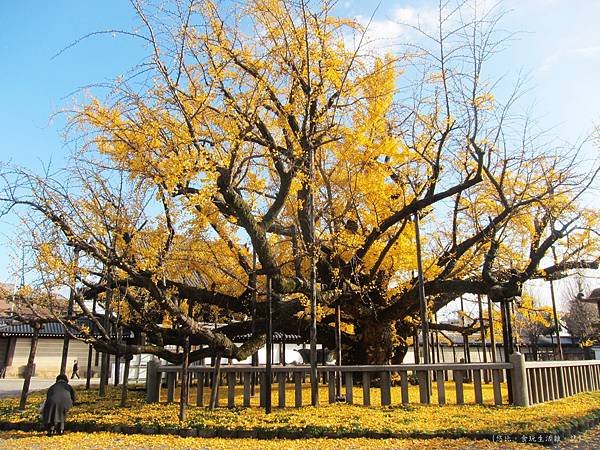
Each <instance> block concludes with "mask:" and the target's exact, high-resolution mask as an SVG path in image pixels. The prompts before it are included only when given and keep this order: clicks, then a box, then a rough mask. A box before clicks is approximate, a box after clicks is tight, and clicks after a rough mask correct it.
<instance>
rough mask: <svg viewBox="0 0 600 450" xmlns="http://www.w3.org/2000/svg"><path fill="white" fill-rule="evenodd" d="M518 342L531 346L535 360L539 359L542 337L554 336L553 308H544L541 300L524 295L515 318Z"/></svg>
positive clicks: (516, 310)
mask: <svg viewBox="0 0 600 450" xmlns="http://www.w3.org/2000/svg"><path fill="white" fill-rule="evenodd" d="M514 328H515V334H516V339H517V342H519V341H521V342H520V343H527V344H529V345H531V349H532V351H533V359H534V360H535V361H537V359H538V349H539V340H540V337H542V336H546V335H549V334H552V333H553V332H554V327H553V325H552V308H550V307H548V306H542V305H541V304H540V301H539V299H537V298H536V297H533V296H531V295H529V294H523V295H522V296H521V301H520V302H519V303H518V304H517V306H516V309H515V317H514Z"/></svg>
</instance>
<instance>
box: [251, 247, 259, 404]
mask: <svg viewBox="0 0 600 450" xmlns="http://www.w3.org/2000/svg"><path fill="white" fill-rule="evenodd" d="M256 281H257V280H256V251H255V250H254V248H253V249H252V276H251V277H250V287H251V288H252V328H251V332H252V335H253V336H254V333H255V332H256V299H257V295H258V292H257V282H256ZM250 364H251V365H253V366H258V352H254V353H252V359H251V363H250ZM251 378H252V380H251V383H250V395H251V396H252V397H254V395H255V393H256V391H255V389H256V383H257V381H258V380H257V379H258V373H257V372H254V371H253V372H252V375H251Z"/></svg>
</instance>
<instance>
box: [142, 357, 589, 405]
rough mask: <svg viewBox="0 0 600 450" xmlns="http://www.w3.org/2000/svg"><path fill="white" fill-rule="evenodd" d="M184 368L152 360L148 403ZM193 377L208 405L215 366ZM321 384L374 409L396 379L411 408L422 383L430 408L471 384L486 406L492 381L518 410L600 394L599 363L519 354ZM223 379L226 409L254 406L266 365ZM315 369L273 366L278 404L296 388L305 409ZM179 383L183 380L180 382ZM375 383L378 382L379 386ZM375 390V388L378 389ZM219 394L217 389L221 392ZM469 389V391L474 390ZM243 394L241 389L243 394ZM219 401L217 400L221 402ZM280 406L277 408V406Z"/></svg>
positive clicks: (325, 372)
mask: <svg viewBox="0 0 600 450" xmlns="http://www.w3.org/2000/svg"><path fill="white" fill-rule="evenodd" d="M181 371H182V368H181V367H180V366H169V365H159V364H158V362H155V361H150V362H149V363H148V368H147V379H146V382H147V386H146V388H147V401H148V402H149V403H154V402H158V401H160V398H161V386H162V384H163V378H166V389H167V393H166V394H167V395H166V400H167V402H173V401H174V398H175V387H176V382H177V378H178V374H180V373H181ZM188 371H189V373H190V376H191V377H195V378H196V379H197V380H198V384H197V391H196V405H198V406H204V393H205V390H206V389H211V387H209V386H206V384H207V383H205V381H207V380H208V379H209V378H210V377H211V376H212V374H213V371H214V369H213V367H210V366H190V367H189V369H188ZM317 371H318V373H319V379H320V380H324V381H325V384H326V385H327V387H328V401H329V403H335V402H337V401H340V398H339V397H338V395H337V393H338V391H337V389H336V376H335V374H336V373H337V374H339V375H338V376H339V379H341V383H342V384H343V401H345V402H346V403H350V404H353V403H355V402H354V389H353V388H354V386H355V385H359V386H361V387H362V404H363V405H365V406H369V405H371V391H372V389H379V390H380V398H381V405H390V404H392V388H393V389H398V387H396V386H394V387H393V386H392V378H394V379H396V380H398V382H397V383H396V384H398V385H399V390H400V395H399V399H400V403H402V404H408V403H409V402H411V401H412V402H415V400H416V399H414V398H413V399H411V398H409V384H410V382H411V381H412V382H415V383H417V384H418V388H417V390H418V397H419V398H418V402H419V403H421V404H427V403H430V400H431V397H432V396H431V393H433V392H435V394H436V395H435V396H434V397H436V398H437V403H438V404H439V405H444V404H446V403H448V400H449V397H450V396H448V395H447V392H446V391H447V389H448V386H451V387H453V391H454V392H453V393H454V395H453V396H452V398H453V399H454V401H455V402H456V404H458V405H462V404H465V395H464V393H465V384H466V383H469V385H470V386H471V385H472V389H473V394H474V403H476V404H483V403H484V396H483V382H482V379H484V378H485V379H490V380H491V386H492V391H493V403H494V404H495V405H502V404H503V403H506V401H505V400H503V396H502V388H501V386H502V380H504V379H505V378H507V377H510V378H511V380H512V399H513V404H514V405H517V406H529V405H532V404H535V403H542V402H546V401H551V400H555V399H558V398H562V397H567V396H570V395H574V394H577V393H579V392H584V391H591V390H596V389H600V361H546V362H525V358H524V356H523V355H521V354H520V353H515V354H513V355H511V360H510V363H475V364H473V363H471V364H464V363H461V364H428V365H425V364H406V365H382V366H319V367H318V369H317ZM220 372H221V375H220V376H219V379H221V377H223V378H224V379H225V380H226V382H225V384H224V385H223V386H221V388H222V389H226V390H227V396H226V397H227V407H229V408H233V407H236V406H243V407H249V406H250V400H251V397H252V392H253V383H255V381H257V380H258V385H259V386H265V384H266V381H267V380H266V379H265V373H266V368H265V366H250V365H227V366H221V368H220ZM309 372H310V366H305V365H299V366H273V367H272V373H273V380H271V381H272V382H273V381H274V382H275V385H276V388H277V392H278V404H277V405H276V406H278V407H280V408H285V407H288V406H292V405H288V404H286V395H285V393H286V387H287V386H290V385H291V384H293V391H294V396H293V397H294V402H293V406H295V407H301V406H302V405H303V395H302V393H303V390H304V389H310V385H309V383H306V382H305V380H306V379H307V377H308V375H309ZM179 378H180V377H179ZM374 381H376V382H375V383H374ZM374 385H376V386H375V387H373V386H374ZM236 386H241V387H242V389H241V390H242V395H241V396H239V395H238V397H237V398H236ZM217 389H218V388H217ZM469 389H470V388H469ZM238 391H239V389H238ZM259 391H260V394H259V395H260V404H261V405H264V402H265V401H266V399H265V392H266V389H264V388H263V389H259ZM217 398H218V397H217ZM274 406H275V405H274Z"/></svg>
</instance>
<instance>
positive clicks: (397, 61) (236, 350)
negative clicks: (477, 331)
mask: <svg viewBox="0 0 600 450" xmlns="http://www.w3.org/2000/svg"><path fill="white" fill-rule="evenodd" d="M132 6H133V8H134V9H135V11H136V12H137V16H138V18H139V22H140V25H141V27H140V29H139V30H137V31H136V32H135V33H131V34H128V35H127V36H126V37H124V38H135V39H141V40H143V41H144V42H145V44H146V47H145V48H147V49H148V52H149V54H148V57H147V59H145V60H144V61H143V62H142V63H141V64H139V65H137V66H135V67H132V69H131V71H130V72H129V73H128V75H127V76H124V77H122V78H119V79H117V80H115V82H114V83H112V84H111V85H110V86H109V88H108V89H107V90H99V91H98V92H97V93H96V96H95V97H93V98H91V99H90V98H89V97H85V98H84V100H83V104H82V106H81V107H79V108H77V109H76V110H75V111H73V112H72V113H71V114H70V116H69V117H70V124H71V126H70V131H71V132H72V133H74V134H76V135H77V136H79V138H80V139H81V142H82V145H81V148H80V150H79V151H78V152H77V153H76V154H75V155H74V157H73V159H72V162H71V164H70V165H69V167H67V168H65V169H64V170H63V171H61V172H59V173H55V174H52V176H36V175H34V174H32V173H29V172H26V171H24V170H19V169H16V168H11V167H5V168H4V170H3V176H4V179H5V180H6V186H5V189H4V192H3V195H2V198H3V200H4V202H5V203H4V204H5V205H7V206H8V207H10V208H13V207H15V206H21V207H24V208H21V209H20V210H21V211H23V214H26V215H27V217H28V220H27V221H26V224H27V226H28V227H29V231H30V232H29V235H30V236H31V244H32V248H33V249H34V250H35V255H36V264H37V269H38V270H39V271H40V273H43V279H44V281H45V282H46V283H55V284H56V285H57V286H58V285H65V284H69V283H70V280H72V279H73V277H74V276H75V278H76V279H77V282H76V283H75V284H76V286H74V287H76V288H77V293H78V295H77V296H76V302H77V303H78V304H79V310H81V314H84V315H89V316H93V313H92V308H91V306H90V305H91V301H92V300H93V301H95V302H96V304H97V306H98V307H102V308H101V309H103V308H106V309H110V311H111V312H112V314H111V316H110V317H111V319H110V321H112V325H113V326H126V327H127V328H128V329H129V330H132V331H133V332H134V334H135V336H136V337H137V338H138V339H136V340H133V341H132V340H129V341H127V340H123V339H117V338H116V337H115V336H117V335H118V333H117V334H114V333H111V332H110V330H109V328H110V326H109V322H110V321H102V320H101V319H98V318H97V317H96V316H94V318H93V320H94V321H95V326H96V327H97V329H98V330H100V332H97V333H91V332H90V333H89V334H88V338H87V339H88V340H89V342H91V343H92V344H93V345H94V346H96V348H98V349H101V350H103V351H108V352H111V353H119V354H125V353H140V352H145V353H152V354H156V355H159V356H161V357H163V358H165V359H167V360H169V361H172V362H180V361H181V358H182V354H181V352H180V351H179V350H180V348H181V347H180V346H183V345H184V343H185V342H186V339H187V340H188V341H189V342H191V344H192V345H193V346H197V347H194V350H193V351H192V353H191V354H190V360H192V361H193V360H197V359H199V358H201V357H203V356H206V355H213V354H215V353H219V354H221V355H224V356H229V357H232V358H236V359H244V358H247V357H248V356H249V355H251V354H252V353H254V352H255V351H256V350H257V349H258V348H260V346H262V345H264V342H265V321H264V317H265V307H264V305H265V292H266V289H265V280H266V278H267V277H269V278H270V279H271V280H272V285H273V292H274V298H275V302H274V318H273V321H274V328H275V329H276V330H278V331H284V332H288V333H294V334H300V335H301V336H304V337H306V338H307V337H308V334H309V328H310V327H309V325H310V317H309V316H310V314H309V298H310V292H311V286H310V285H311V283H310V270H311V267H315V268H316V297H317V315H318V317H317V319H318V339H319V341H320V342H321V343H322V344H324V345H327V346H328V347H329V348H333V347H334V346H335V345H336V344H335V333H334V326H333V325H334V323H335V317H336V314H335V310H336V308H337V307H339V309H340V317H341V324H340V328H341V331H342V349H343V350H344V360H345V361H353V362H356V363H385V362H387V361H390V360H392V359H394V358H396V359H401V358H402V356H403V355H404V352H405V350H406V346H407V338H408V337H410V336H412V335H413V334H414V333H415V330H416V328H417V327H418V326H419V318H418V317H419V314H418V313H419V301H418V298H419V296H418V286H417V273H416V270H417V260H416V246H415V218H416V217H418V218H419V219H420V227H421V229H420V231H421V235H422V244H423V267H424V290H425V295H426V297H427V300H428V302H429V306H430V310H431V311H437V310H439V309H440V308H442V307H443V306H444V305H446V304H447V303H448V302H450V301H452V300H453V299H455V298H456V297H458V296H460V295H462V294H467V293H471V294H482V295H488V294H490V292H491V293H493V296H494V298H495V299H496V300H498V299H502V298H509V297H514V296H519V295H520V293H521V288H522V285H523V283H525V282H526V281H528V280H530V279H532V278H545V277H549V276H553V277H556V276H558V274H562V273H566V271H568V269H572V268H577V267H597V266H598V258H599V255H600V252H599V248H598V234H597V230H598V211H597V210H587V209H583V208H581V207H580V206H579V204H578V200H579V199H580V198H581V196H582V193H583V192H585V191H586V189H588V188H589V186H590V185H591V184H592V183H593V182H594V179H595V177H596V175H597V172H598V161H590V160H585V158H584V154H580V153H579V152H578V151H577V149H572V150H571V149H569V148H565V147H562V148H558V147H557V146H555V145H553V143H552V141H551V140H549V139H546V138H545V137H540V136H539V135H538V132H537V131H536V129H535V127H534V126H533V125H532V124H531V123H530V122H529V121H528V120H527V118H525V119H523V118H522V117H520V116H518V115H513V114H512V112H511V111H512V110H511V108H512V107H513V103H514V102H515V101H517V99H518V95H519V94H518V90H516V91H514V93H513V94H512V95H511V94H508V95H505V99H501V98H500V97H499V95H498V96H496V95H495V92H494V90H495V89H496V87H495V85H494V84H493V82H492V81H490V80H488V79H487V73H486V71H485V67H486V62H487V60H488V59H489V58H491V57H492V56H493V55H494V53H495V52H496V51H497V50H498V47H499V46H501V45H502V42H503V36H502V35H501V34H500V33H499V32H498V31H496V30H497V27H496V23H497V21H498V20H500V19H501V14H497V13H496V12H494V11H487V12H485V13H484V14H483V15H479V16H478V15H477V14H475V12H474V11H470V10H468V9H467V8H468V4H463V6H462V7H461V8H460V9H455V8H454V7H453V6H451V5H446V6H445V7H443V8H441V9H440V11H439V24H438V26H436V27H435V29H434V30H433V31H432V30H428V29H417V30H413V33H412V34H408V36H412V37H413V39H414V42H412V43H411V45H409V46H408V47H405V48H403V49H402V50H400V49H399V47H391V46H390V47H389V48H387V49H384V50H387V51H382V50H381V45H378V41H377V40H374V39H373V38H372V35H371V34H369V30H368V27H367V26H366V25H364V24H363V25H361V23H359V22H357V21H356V20H352V19H348V18H343V17H340V16H339V14H336V13H335V11H336V10H335V5H333V4H331V2H328V1H308V0H307V1H304V0H298V1H283V0H246V1H231V2H218V1H209V0H189V1H185V2H184V1H172V2H161V3H158V4H156V5H153V4H149V3H146V2H141V1H140V2H138V1H133V2H132ZM502 92H506V91H505V90H503V91H502ZM553 247H554V248H555V250H556V253H557V259H556V261H555V262H553V261H552V260H547V259H545V256H546V255H547V254H548V252H549V251H550V249H551V248H553ZM73 249H76V250H77V254H78V264H76V265H75V264H73V255H74V252H73ZM548 261H550V262H549V263H548ZM313 263H314V264H313ZM71 284H72V283H71ZM59 318H61V320H67V318H65V317H62V316H60V317H59ZM253 318H254V320H253ZM214 323H217V324H219V325H221V326H220V327H218V328H216V329H215V326H214ZM74 326H77V324H76V323H74ZM80 328H81V327H80ZM80 331H81V332H83V333H84V334H85V333H86V332H88V331H90V330H88V329H86V328H85V327H84V328H83V329H80ZM200 344H202V346H201V347H200Z"/></svg>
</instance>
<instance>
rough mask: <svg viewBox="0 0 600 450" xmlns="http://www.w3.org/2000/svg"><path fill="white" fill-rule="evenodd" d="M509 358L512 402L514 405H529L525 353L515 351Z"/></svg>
mask: <svg viewBox="0 0 600 450" xmlns="http://www.w3.org/2000/svg"><path fill="white" fill-rule="evenodd" d="M509 360H510V362H511V364H512V365H513V367H512V369H510V373H511V376H512V394H513V404H514V405H515V406H529V395H528V389H527V369H526V368H525V355H522V354H521V353H519V352H515V353H513V354H511V355H510V357H509Z"/></svg>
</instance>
